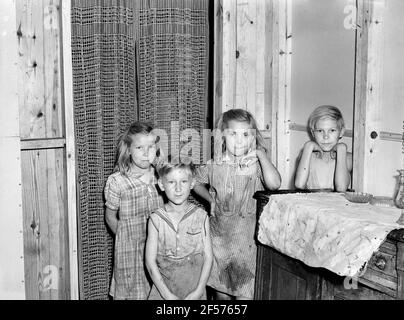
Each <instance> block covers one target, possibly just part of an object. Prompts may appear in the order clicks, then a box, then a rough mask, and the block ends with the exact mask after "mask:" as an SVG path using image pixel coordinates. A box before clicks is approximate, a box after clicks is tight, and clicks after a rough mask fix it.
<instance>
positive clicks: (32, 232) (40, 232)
mask: <svg viewBox="0 0 404 320" xmlns="http://www.w3.org/2000/svg"><path fill="white" fill-rule="evenodd" d="M59 4H60V1H59V0H41V1H36V0H35V1H34V0H16V13H17V14H16V15H17V17H16V18H17V34H16V36H17V38H18V55H19V61H18V68H19V73H18V76H19V81H18V84H19V85H18V88H19V92H18V95H19V113H20V136H21V146H22V150H21V167H22V191H23V230H24V258H25V259H24V262H25V289H26V298H27V299H69V297H70V284H69V255H68V250H69V247H68V220H67V208H66V157H65V141H64V127H63V121H64V119H63V116H62V115H63V104H62V100H61V97H62V89H61V12H60V7H59Z"/></svg>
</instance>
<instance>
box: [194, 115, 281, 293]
mask: <svg viewBox="0 0 404 320" xmlns="http://www.w3.org/2000/svg"><path fill="white" fill-rule="evenodd" d="M218 129H219V130H220V132H221V133H220V135H219V137H220V143H215V144H216V145H215V149H216V146H219V147H220V148H219V149H220V150H219V152H217V151H216V152H215V159H214V161H212V160H210V161H208V163H207V164H206V165H204V166H201V167H200V168H199V169H198V173H197V178H196V181H197V183H196V185H195V187H194V191H195V192H196V193H197V194H199V195H200V196H201V197H202V198H204V199H206V200H207V201H209V202H210V204H211V210H210V211H211V217H210V229H211V237H212V248H213V266H212V271H211V274H210V278H209V280H208V286H210V287H212V288H213V289H215V290H216V297H217V298H218V299H226V300H227V299H232V298H236V299H252V298H253V296H254V282H255V265H256V252H257V247H256V244H255V239H254V234H255V225H256V201H255V200H254V199H253V195H254V193H255V192H256V191H258V190H262V189H263V188H264V186H265V187H267V188H269V189H278V188H279V187H280V184H281V178H280V175H279V173H278V171H277V170H276V168H275V167H274V166H273V165H272V163H271V162H270V161H269V159H268V158H267V156H266V154H265V148H264V143H263V139H262V137H261V135H260V133H259V131H258V129H257V125H256V122H255V120H254V118H253V117H252V115H251V114H250V113H249V112H248V111H246V110H242V109H232V110H229V111H227V112H225V113H223V114H222V116H221V118H220V119H219V122H218ZM223 140H224V141H223ZM206 186H209V189H207V188H206Z"/></svg>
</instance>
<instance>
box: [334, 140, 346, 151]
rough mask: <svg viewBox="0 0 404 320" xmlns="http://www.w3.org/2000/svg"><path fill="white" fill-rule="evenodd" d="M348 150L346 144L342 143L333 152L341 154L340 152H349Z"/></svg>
mask: <svg viewBox="0 0 404 320" xmlns="http://www.w3.org/2000/svg"><path fill="white" fill-rule="evenodd" d="M347 149H348V147H347V145H346V144H345V143H343V142H340V143H337V144H336V145H335V146H334V147H333V148H332V150H331V151H335V152H336V153H338V152H340V151H347Z"/></svg>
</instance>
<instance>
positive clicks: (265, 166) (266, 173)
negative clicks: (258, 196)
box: [256, 150, 282, 190]
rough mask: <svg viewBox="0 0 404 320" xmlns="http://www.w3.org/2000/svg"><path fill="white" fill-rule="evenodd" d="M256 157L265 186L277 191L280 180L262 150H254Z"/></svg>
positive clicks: (279, 176)
mask: <svg viewBox="0 0 404 320" xmlns="http://www.w3.org/2000/svg"><path fill="white" fill-rule="evenodd" d="M256 155H257V158H258V160H259V162H260V165H261V169H262V175H263V178H264V183H265V186H266V187H267V188H269V189H271V190H276V189H279V187H280V186H281V182H282V180H281V175H280V174H279V172H278V170H277V169H276V168H275V166H274V165H273V164H272V163H271V161H269V159H268V157H267V155H266V153H265V151H264V150H256Z"/></svg>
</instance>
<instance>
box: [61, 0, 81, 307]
mask: <svg viewBox="0 0 404 320" xmlns="http://www.w3.org/2000/svg"><path fill="white" fill-rule="evenodd" d="M62 30H63V39H62V40H63V41H62V50H63V67H62V74H63V84H64V85H63V102H64V114H65V130H66V131H65V132H66V181H67V190H66V202H67V217H68V231H69V241H68V252H69V275H70V299H72V300H78V299H79V274H78V272H79V271H78V252H77V250H78V248H77V229H78V223H77V212H76V205H77V202H76V149H75V133H74V114H73V111H74V110H73V66H72V48H71V6H70V2H67V1H63V2H62Z"/></svg>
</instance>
